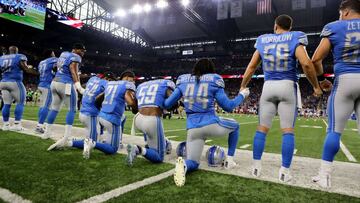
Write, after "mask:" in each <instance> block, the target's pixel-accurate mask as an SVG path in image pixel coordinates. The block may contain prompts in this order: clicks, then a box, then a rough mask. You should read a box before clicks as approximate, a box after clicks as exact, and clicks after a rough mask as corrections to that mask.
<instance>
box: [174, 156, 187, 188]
mask: <svg viewBox="0 0 360 203" xmlns="http://www.w3.org/2000/svg"><path fill="white" fill-rule="evenodd" d="M185 175H186V165H185V160H184V159H183V158H182V157H178V159H177V160H176V165H175V173H174V182H175V185H176V186H178V187H182V186H184V185H185Z"/></svg>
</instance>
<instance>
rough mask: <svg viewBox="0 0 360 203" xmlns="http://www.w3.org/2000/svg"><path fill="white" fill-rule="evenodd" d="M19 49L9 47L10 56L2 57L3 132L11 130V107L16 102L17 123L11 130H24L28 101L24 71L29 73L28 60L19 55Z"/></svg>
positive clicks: (0, 64) (0, 59)
mask: <svg viewBox="0 0 360 203" xmlns="http://www.w3.org/2000/svg"><path fill="white" fill-rule="evenodd" d="M18 52H19V49H18V48H17V47H16V46H10V47H9V54H8V55H3V56H1V57H0V67H1V69H0V70H1V72H2V80H1V82H0V90H1V95H2V98H3V101H4V106H3V109H2V116H3V122H4V124H3V127H2V130H4V131H7V130H10V123H9V118H10V107H11V103H12V102H13V101H15V102H16V107H15V111H14V114H15V122H14V126H13V127H12V128H11V130H14V131H22V130H24V129H23V127H22V125H21V119H22V115H23V112H24V105H25V102H26V101H25V99H26V89H25V86H24V84H23V82H22V81H23V71H25V72H28V70H29V67H28V65H27V58H26V56H25V55H23V54H18Z"/></svg>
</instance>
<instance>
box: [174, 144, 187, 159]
mask: <svg viewBox="0 0 360 203" xmlns="http://www.w3.org/2000/svg"><path fill="white" fill-rule="evenodd" d="M176 154H177V156H178V157H183V158H186V142H185V141H184V142H181V143H180V144H179V145H178V146H177V147H176Z"/></svg>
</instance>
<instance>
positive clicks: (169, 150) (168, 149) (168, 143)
mask: <svg viewBox="0 0 360 203" xmlns="http://www.w3.org/2000/svg"><path fill="white" fill-rule="evenodd" d="M165 149H166V150H165V152H166V154H171V150H172V144H171V142H170V140H168V139H165Z"/></svg>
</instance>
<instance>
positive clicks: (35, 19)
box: [0, 7, 45, 30]
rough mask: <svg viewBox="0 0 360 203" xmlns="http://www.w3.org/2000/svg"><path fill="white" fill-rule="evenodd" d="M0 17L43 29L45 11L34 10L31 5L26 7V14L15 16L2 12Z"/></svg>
mask: <svg viewBox="0 0 360 203" xmlns="http://www.w3.org/2000/svg"><path fill="white" fill-rule="evenodd" d="M0 17H2V18H6V19H9V20H12V21H15V22H18V23H22V24H25V25H28V26H31V27H35V28H37V29H41V30H43V29H44V25H45V12H39V11H38V10H35V9H33V8H31V7H28V8H27V9H26V15H25V16H17V15H13V14H8V13H2V14H0Z"/></svg>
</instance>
